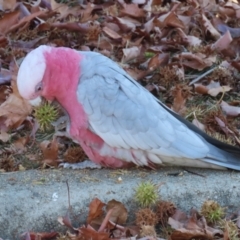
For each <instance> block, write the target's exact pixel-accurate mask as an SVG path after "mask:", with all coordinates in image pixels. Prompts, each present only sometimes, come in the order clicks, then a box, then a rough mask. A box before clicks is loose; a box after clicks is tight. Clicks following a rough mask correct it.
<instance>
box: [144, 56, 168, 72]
mask: <svg viewBox="0 0 240 240" xmlns="http://www.w3.org/2000/svg"><path fill="white" fill-rule="evenodd" d="M168 61H169V54H168V53H159V54H156V55H155V56H154V57H152V58H151V59H150V60H149V61H148V64H147V68H148V70H149V71H154V70H155V69H156V68H157V67H161V66H164V65H166V64H168Z"/></svg>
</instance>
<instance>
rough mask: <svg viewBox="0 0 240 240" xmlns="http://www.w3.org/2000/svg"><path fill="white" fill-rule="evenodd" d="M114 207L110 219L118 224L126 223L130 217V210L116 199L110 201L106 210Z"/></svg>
mask: <svg viewBox="0 0 240 240" xmlns="http://www.w3.org/2000/svg"><path fill="white" fill-rule="evenodd" d="M110 209H113V211H112V213H111V216H110V220H111V221H112V222H114V223H116V224H120V225H122V224H125V223H126V221H127V217H128V212H127V209H126V208H125V206H124V205H123V204H122V203H121V202H119V201H116V200H115V199H113V200H111V201H109V202H108V203H107V205H106V211H109V210H110Z"/></svg>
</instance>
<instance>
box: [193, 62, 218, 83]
mask: <svg viewBox="0 0 240 240" xmlns="http://www.w3.org/2000/svg"><path fill="white" fill-rule="evenodd" d="M217 67H218V66H216V67H214V68H212V69H210V70H208V71H206V72H205V73H203V74H202V75H200V76H198V77H197V78H195V79H194V80H192V81H191V82H190V83H189V86H191V85H192V84H194V83H196V82H198V81H199V80H201V79H202V78H204V77H205V76H207V75H208V74H210V73H212V72H213V71H214V70H215V69H216V68H217Z"/></svg>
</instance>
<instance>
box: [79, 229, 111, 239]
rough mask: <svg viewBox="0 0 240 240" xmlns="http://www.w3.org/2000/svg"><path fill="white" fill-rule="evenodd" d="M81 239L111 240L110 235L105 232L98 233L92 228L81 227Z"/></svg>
mask: <svg viewBox="0 0 240 240" xmlns="http://www.w3.org/2000/svg"><path fill="white" fill-rule="evenodd" d="M79 232H80V237H81V239H86V240H90V239H94V240H110V238H109V236H108V235H109V234H108V233H104V232H96V231H95V230H93V229H91V228H85V227H81V228H80V229H79Z"/></svg>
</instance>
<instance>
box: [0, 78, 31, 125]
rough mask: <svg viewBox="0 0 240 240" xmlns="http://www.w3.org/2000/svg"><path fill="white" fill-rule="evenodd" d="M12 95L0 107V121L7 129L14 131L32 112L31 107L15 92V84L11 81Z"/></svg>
mask: <svg viewBox="0 0 240 240" xmlns="http://www.w3.org/2000/svg"><path fill="white" fill-rule="evenodd" d="M12 89H13V93H11V94H10V95H9V97H8V98H7V100H6V101H5V102H3V103H2V104H1V105H0V121H1V119H2V121H3V123H4V125H5V127H6V128H7V129H16V128H17V127H19V126H20V125H21V124H22V123H23V121H24V120H25V119H26V117H27V116H28V115H29V114H30V113H31V112H32V107H31V105H30V104H29V103H28V101H26V100H25V99H23V98H22V97H21V96H20V95H19V93H18V90H17V86H16V82H15V81H12Z"/></svg>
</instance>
